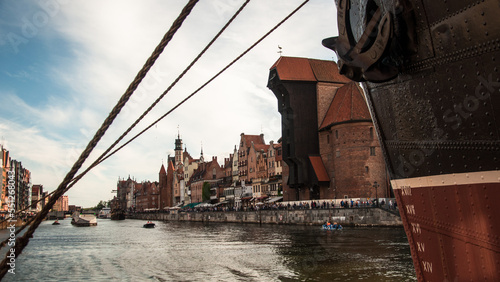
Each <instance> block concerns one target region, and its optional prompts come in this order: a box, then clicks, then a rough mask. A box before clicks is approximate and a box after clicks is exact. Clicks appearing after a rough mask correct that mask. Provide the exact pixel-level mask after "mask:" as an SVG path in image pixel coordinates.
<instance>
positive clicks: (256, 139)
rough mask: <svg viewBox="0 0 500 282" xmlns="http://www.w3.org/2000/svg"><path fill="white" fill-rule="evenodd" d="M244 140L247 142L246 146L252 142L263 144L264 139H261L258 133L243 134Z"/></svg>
mask: <svg viewBox="0 0 500 282" xmlns="http://www.w3.org/2000/svg"><path fill="white" fill-rule="evenodd" d="M245 141H246V143H247V144H246V147H247V148H248V147H250V146H251V145H252V142H253V144H254V145H257V144H264V141H263V140H262V137H261V136H260V135H245Z"/></svg>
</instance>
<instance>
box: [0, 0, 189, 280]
mask: <svg viewBox="0 0 500 282" xmlns="http://www.w3.org/2000/svg"><path fill="white" fill-rule="evenodd" d="M197 2H198V0H190V1H189V2H188V3H187V4H186V5H185V7H184V8H183V10H182V12H181V13H180V14H179V16H178V17H177V19H176V20H175V21H174V23H173V24H172V26H171V27H170V29H169V30H168V32H167V33H166V34H165V36H164V37H163V38H162V40H161V41H160V43H159V44H158V46H157V47H156V49H155V50H154V51H153V53H152V54H151V56H150V57H149V59H148V60H147V61H146V63H145V64H144V66H143V67H142V69H141V70H140V71H139V73H138V74H137V75H136V77H135V79H134V81H132V83H131V84H130V85H129V87H128V88H127V90H126V91H125V93H124V94H123V95H122V97H121V98H120V100H119V101H118V103H117V104H116V106H115V107H114V108H113V110H112V111H111V113H110V114H109V116H108V117H107V118H106V120H105V121H104V122H103V124H102V125H101V127H100V128H99V130H98V131H97V132H96V134H95V135H94V137H93V138H92V140H91V141H90V142H89V144H88V145H87V147H86V148H85V150H84V151H83V152H82V154H81V155H80V157H79V158H78V160H77V161H76V162H75V164H74V165H73V167H72V168H71V170H70V171H69V172H68V174H66V176H65V178H64V179H63V181H62V182H61V184H59V186H58V187H57V189H56V190H55V192H54V195H53V197H51V199H50V200H49V202H48V203H47V204H46V205H45V207H44V208H43V209H42V211H41V212H40V213H38V215H37V216H36V217H35V219H34V220H33V222H32V224H31V225H30V228H29V229H28V230H27V231H26V233H25V234H24V235H23V236H21V237H18V238H17V239H16V242H15V246H14V251H15V256H16V257H19V255H20V254H21V253H22V251H23V249H24V247H26V245H28V243H29V238H31V237H33V233H34V232H35V230H36V228H37V227H38V225H40V223H41V222H42V221H43V219H44V218H45V216H46V215H47V213H48V212H49V210H50V209H51V208H52V207H53V206H54V204H55V202H56V201H57V199H59V198H60V197H61V196H62V195H63V194H64V193H65V192H66V191H67V189H66V188H67V185H68V184H69V183H70V181H71V180H72V179H73V177H74V176H75V174H76V173H77V172H78V170H79V169H80V167H81V166H82V165H83V163H84V162H85V160H86V159H87V157H88V156H89V155H90V153H91V152H92V150H93V149H94V148H95V146H96V145H97V143H98V142H99V140H100V139H101V138H102V136H103V135H104V133H106V130H107V129H108V128H109V126H110V125H111V124H112V123H113V121H114V119H115V118H116V116H117V115H118V114H119V113H120V111H121V109H122V108H123V107H124V106H125V103H126V102H127V101H128V100H129V98H130V97H131V96H132V94H133V92H134V91H135V90H136V89H137V87H138V86H139V83H140V82H141V81H142V80H143V78H144V77H145V76H146V74H147V72H148V71H149V70H150V69H151V67H152V66H153V64H154V63H155V61H156V59H158V57H159V56H160V54H161V53H162V52H163V50H164V49H165V47H166V46H167V44H168V43H169V42H170V40H171V39H172V37H173V36H174V34H175V33H176V32H177V30H178V29H179V28H180V27H181V25H182V23H183V22H184V20H185V19H186V17H187V16H188V15H189V14H190V13H191V11H192V9H193V8H194V6H195V5H196V3H197ZM9 254H10V252H7V254H6V255H5V258H4V259H3V260H2V262H1V263H0V279H1V278H3V277H4V275H5V274H6V273H7V271H8V269H9V266H8V265H7V263H8V261H9V258H8V257H7V256H8V255H9Z"/></svg>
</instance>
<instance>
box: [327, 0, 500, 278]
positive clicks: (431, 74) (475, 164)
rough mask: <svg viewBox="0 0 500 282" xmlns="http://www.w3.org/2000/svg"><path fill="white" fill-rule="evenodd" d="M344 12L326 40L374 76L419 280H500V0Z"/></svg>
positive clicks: (345, 67)
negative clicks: (335, 31) (336, 33)
mask: <svg viewBox="0 0 500 282" xmlns="http://www.w3.org/2000/svg"><path fill="white" fill-rule="evenodd" d="M338 13H339V15H338V20H339V34H340V36H339V37H337V38H334V39H325V41H324V42H323V44H324V45H325V46H326V47H329V48H332V49H334V50H335V51H336V52H337V54H338V56H339V66H341V73H344V74H345V75H346V76H348V77H350V78H351V79H354V80H357V81H361V82H363V85H364V87H365V95H366V99H367V103H368V105H369V108H370V111H371V114H372V118H373V120H374V123H375V126H376V127H377V131H378V135H379V139H380V141H381V146H382V147H383V151H384V155H385V159H386V163H387V166H388V169H389V171H390V175H391V184H392V186H393V189H394V192H395V195H396V199H397V202H398V207H399V209H400V213H401V216H402V220H403V223H404V227H405V230H406V234H407V236H408V240H409V243H410V247H411V253H412V258H413V262H414V265H415V269H416V274H417V278H418V279H419V281H500V216H499V215H500V212H499V211H498V207H497V205H495V202H496V201H498V200H499V199H500V170H499V169H500V91H499V90H500V75H499V62H500V18H499V15H500V2H499V1H498V0H481V1H470V0H469V1H468V0H452V1H426V0H400V1H396V0H391V1H371V0H351V1H350V2H349V1H347V2H346V1H344V0H342V1H339V3H338ZM384 21H385V22H384ZM360 23H361V24H360ZM360 42H361V43H360ZM358 43H359V44H358Z"/></svg>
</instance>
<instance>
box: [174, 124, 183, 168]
mask: <svg viewBox="0 0 500 282" xmlns="http://www.w3.org/2000/svg"><path fill="white" fill-rule="evenodd" d="M183 161H184V160H183V159H182V139H181V134H180V133H179V126H177V139H175V168H176V169H178V168H179V167H181V166H182V165H183V164H182V162H183Z"/></svg>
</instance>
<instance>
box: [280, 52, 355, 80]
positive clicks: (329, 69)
mask: <svg viewBox="0 0 500 282" xmlns="http://www.w3.org/2000/svg"><path fill="white" fill-rule="evenodd" d="M274 68H276V70H277V72H278V76H279V78H280V80H294V81H322V82H339V83H347V82H350V81H351V80H349V79H348V78H346V77H345V76H343V75H341V74H340V73H339V69H338V66H337V64H336V63H335V62H334V61H324V60H315V59H308V58H297V57H280V58H279V59H278V61H276V63H274V65H273V66H272V67H271V69H274Z"/></svg>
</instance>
